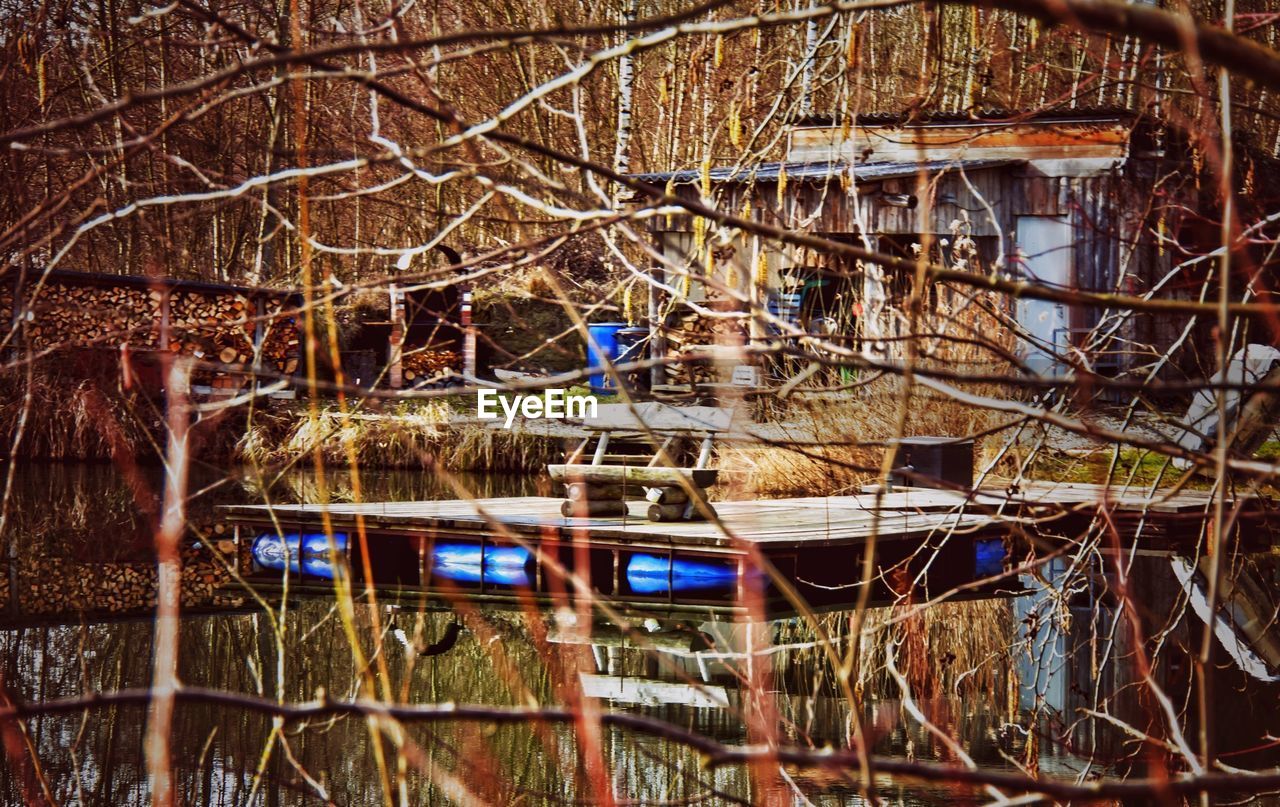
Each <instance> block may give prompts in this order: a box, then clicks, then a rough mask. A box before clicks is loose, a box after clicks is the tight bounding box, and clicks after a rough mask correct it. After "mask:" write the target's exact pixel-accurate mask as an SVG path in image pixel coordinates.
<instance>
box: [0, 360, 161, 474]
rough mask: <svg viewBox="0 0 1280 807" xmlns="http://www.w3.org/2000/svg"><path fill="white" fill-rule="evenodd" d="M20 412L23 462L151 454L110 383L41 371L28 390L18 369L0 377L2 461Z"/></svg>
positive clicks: (129, 405)
mask: <svg viewBox="0 0 1280 807" xmlns="http://www.w3.org/2000/svg"><path fill="white" fill-rule="evenodd" d="M28 399H29V400H28ZM24 410H25V411H26V425H25V428H24V430H23V435H22V442H21V444H20V445H19V450H18V453H19V455H20V456H22V457H26V458H38V459H52V460H97V459H108V458H120V457H121V456H122V455H124V454H128V455H130V456H135V455H138V454H142V453H146V454H150V453H151V447H152V445H153V443H152V438H151V436H150V435H149V433H148V429H147V425H146V424H145V423H143V422H142V420H140V418H139V416H138V413H137V410H136V408H135V406H134V405H133V402H132V401H131V400H130V399H129V398H127V397H126V396H124V395H122V394H120V392H119V390H118V389H116V387H115V386H114V385H113V384H112V383H111V380H110V379H106V378H99V377H83V376H76V377H71V376H65V377H64V376H63V375H62V374H60V373H58V372H57V371H56V370H55V369H54V368H52V367H49V366H46V365H41V366H40V367H38V368H37V369H36V370H35V371H34V372H33V373H32V375H31V381H30V384H28V382H27V376H26V372H25V370H23V369H14V370H9V371H7V372H4V373H0V435H3V436H4V446H5V449H6V450H5V455H6V456H7V454H8V448H9V447H10V446H11V445H12V444H13V443H12V441H13V440H14V438H15V436H16V435H17V433H18V424H19V421H20V420H21V419H22V417H23V412H24Z"/></svg>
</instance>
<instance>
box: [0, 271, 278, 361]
mask: <svg viewBox="0 0 1280 807" xmlns="http://www.w3.org/2000/svg"><path fill="white" fill-rule="evenodd" d="M29 295H30V297H29V299H32V298H33V302H32V303H31V304H30V307H29V308H30V313H29V316H28V318H27V331H26V333H27V339H28V340H29V342H30V344H31V345H32V346H33V347H35V348H40V349H45V348H56V347H71V346H94V345H96V346H102V347H115V346H118V345H121V344H127V345H129V346H130V347H134V348H141V349H156V348H160V349H168V350H170V351H172V352H174V353H180V354H182V355H185V356H192V357H195V358H197V359H202V360H204V361H206V362H221V363H223V364H249V363H251V362H252V360H253V354H254V350H253V337H254V331H255V329H256V324H257V323H256V321H255V316H256V313H257V312H256V309H255V306H254V303H253V301H252V300H250V299H249V298H248V297H247V296H246V295H245V294H242V293H235V292H231V291H228V292H225V293H216V292H198V291H189V290H182V289H178V290H175V291H173V292H172V293H171V294H170V295H169V319H168V323H169V329H168V339H167V342H166V343H165V344H160V341H161V331H162V328H161V325H162V321H163V319H164V316H163V311H164V297H165V293H164V292H163V291H161V290H159V289H148V288H138V287H128V286H102V285H91V284H76V283H59V282H52V283H48V284H46V285H44V286H43V287H41V288H40V289H39V290H38V292H37V291H35V290H34V289H33V290H31V291H30V292H29ZM12 298H13V292H12V289H10V288H9V287H8V286H7V285H6V286H3V287H0V311H4V312H6V313H8V312H10V311H12V305H13V299H12ZM266 314H267V316H268V317H269V319H268V322H267V332H266V337H265V339H264V342H263V346H262V358H263V363H264V364H265V365H266V366H267V367H268V368H272V369H275V370H277V371H279V372H283V373H292V372H294V371H295V370H296V369H297V366H298V352H299V341H300V340H299V338H298V332H297V328H296V327H295V324H294V322H295V320H294V317H293V316H292V315H290V314H288V313H286V312H284V311H282V308H281V304H280V303H279V302H273V303H272V304H271V307H270V308H269V309H268V311H267V312H266Z"/></svg>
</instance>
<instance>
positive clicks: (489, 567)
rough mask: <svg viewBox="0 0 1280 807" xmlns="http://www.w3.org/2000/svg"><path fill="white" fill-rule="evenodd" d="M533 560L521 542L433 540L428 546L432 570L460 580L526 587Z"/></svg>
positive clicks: (445, 577)
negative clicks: (484, 544)
mask: <svg viewBox="0 0 1280 807" xmlns="http://www.w3.org/2000/svg"><path fill="white" fill-rule="evenodd" d="M532 560H533V554H532V553H530V552H529V550H528V549H525V548H524V547H522V546H488V545H486V546H483V547H481V546H480V544H436V546H435V547H434V548H433V549H432V550H431V571H432V573H433V574H435V575H436V576H437V577H443V578H444V579H446V580H455V581H457V582H459V583H480V582H484V583H487V584H492V585H500V586H526V587H527V586H529V585H530V583H531V578H530V576H529V571H530V567H531V566H532V563H531V561H532Z"/></svg>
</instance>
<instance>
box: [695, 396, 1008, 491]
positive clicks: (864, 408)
mask: <svg viewBox="0 0 1280 807" xmlns="http://www.w3.org/2000/svg"><path fill="white" fill-rule="evenodd" d="M900 388H901V385H900V383H899V382H898V381H897V380H893V379H882V380H879V381H876V382H875V383H873V384H870V385H868V386H867V387H866V388H864V389H861V390H859V391H857V392H855V393H847V392H846V393H836V394H829V395H821V396H806V397H805V398H802V399H799V400H796V401H795V402H793V403H791V404H790V405H789V406H788V407H787V411H786V413H785V414H784V415H783V421H782V422H779V423H775V424H772V425H771V426H770V427H769V431H770V433H771V436H772V437H773V438H774V439H772V440H771V444H768V445H744V444H741V443H738V444H726V445H724V446H722V447H721V449H720V455H719V458H718V461H719V467H720V468H722V469H727V470H728V471H729V472H730V474H731V477H732V479H733V485H734V490H733V495H734V496H735V497H736V496H763V495H810V496H822V495H834V494H839V493H848V492H851V491H856V490H857V488H858V487H860V486H861V485H864V484H867V483H870V482H874V481H877V480H878V478H879V469H880V465H881V461H882V459H883V457H884V453H885V451H887V450H890V449H889V448H888V447H887V446H886V442H887V441H889V440H892V439H893V438H895V437H897V436H899V428H898V426H899V422H900V418H901V417H902V407H903V403H902V401H901V393H900ZM905 406H906V420H905V422H904V423H903V424H902V426H903V428H902V429H901V436H907V437H909V436H921V435H931V436H940V437H964V436H969V435H975V434H980V433H982V432H985V431H986V430H988V429H991V428H993V427H996V426H998V425H1000V424H1002V423H1004V422H1005V420H1006V416H1003V415H1000V414H999V413H995V412H991V411H989V410H985V409H978V408H974V407H970V406H965V405H963V404H960V403H957V402H956V401H954V400H951V399H949V398H944V397H942V396H940V395H938V394H936V393H931V392H929V391H927V390H924V389H920V388H917V390H916V391H915V392H914V393H913V394H912V396H911V399H910V400H909V401H908V402H906V405H905ZM997 442H998V440H993V439H979V440H978V441H977V444H976V453H977V455H978V456H979V457H980V458H981V457H983V455H984V454H988V455H989V454H990V453H991V452H993V451H994V450H995V446H996V443H997Z"/></svg>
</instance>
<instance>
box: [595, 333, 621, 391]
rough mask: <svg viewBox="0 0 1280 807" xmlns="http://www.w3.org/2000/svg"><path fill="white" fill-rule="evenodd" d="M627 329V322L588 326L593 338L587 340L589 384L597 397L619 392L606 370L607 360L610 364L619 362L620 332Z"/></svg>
mask: <svg viewBox="0 0 1280 807" xmlns="http://www.w3.org/2000/svg"><path fill="white" fill-rule="evenodd" d="M626 327H627V323H625V322H593V323H591V324H590V325H588V326H587V333H589V334H591V338H590V339H588V340H587V372H589V373H590V374H591V376H590V377H589V379H588V383H590V385H591V391H592V392H594V393H596V394H597V395H612V394H614V393H615V392H617V391H618V387H617V385H616V384H614V383H613V378H612V377H611V376H610V375H609V373H608V372H606V371H605V369H604V363H605V360H608V361H609V363H610V364H612V363H614V362H616V361H617V360H618V332H619V331H621V330H622V329H624V328H626Z"/></svg>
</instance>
